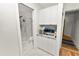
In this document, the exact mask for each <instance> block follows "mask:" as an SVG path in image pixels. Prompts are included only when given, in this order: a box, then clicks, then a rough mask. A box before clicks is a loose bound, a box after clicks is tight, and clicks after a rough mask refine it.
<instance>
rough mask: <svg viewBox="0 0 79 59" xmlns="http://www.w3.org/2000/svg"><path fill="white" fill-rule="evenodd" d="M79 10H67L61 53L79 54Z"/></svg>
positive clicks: (68, 54) (64, 54)
mask: <svg viewBox="0 0 79 59" xmlns="http://www.w3.org/2000/svg"><path fill="white" fill-rule="evenodd" d="M78 50H79V10H75V11H68V12H65V20H64V31H63V39H62V46H61V50H60V55H62V56H79V52H78Z"/></svg>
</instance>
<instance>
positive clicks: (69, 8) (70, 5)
mask: <svg viewBox="0 0 79 59" xmlns="http://www.w3.org/2000/svg"><path fill="white" fill-rule="evenodd" d="M64 10H65V11H74V10H79V3H64Z"/></svg>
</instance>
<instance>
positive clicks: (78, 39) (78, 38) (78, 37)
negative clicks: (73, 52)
mask: <svg viewBox="0 0 79 59" xmlns="http://www.w3.org/2000/svg"><path fill="white" fill-rule="evenodd" d="M74 20H75V22H74V23H75V25H74V27H73V41H74V43H75V45H76V47H77V48H78V49H79V12H77V13H76V14H75V19H74Z"/></svg>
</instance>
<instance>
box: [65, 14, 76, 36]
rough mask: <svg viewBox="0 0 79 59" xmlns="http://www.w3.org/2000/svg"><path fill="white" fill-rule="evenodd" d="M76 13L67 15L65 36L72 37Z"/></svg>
mask: <svg viewBox="0 0 79 59" xmlns="http://www.w3.org/2000/svg"><path fill="white" fill-rule="evenodd" d="M74 21H75V13H66V15H65V25H64V34H65V35H69V36H72V32H73V31H74V30H73V26H74V24H75V22H74Z"/></svg>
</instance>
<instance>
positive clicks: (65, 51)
mask: <svg viewBox="0 0 79 59" xmlns="http://www.w3.org/2000/svg"><path fill="white" fill-rule="evenodd" d="M60 56H79V51H78V49H77V48H76V47H73V46H69V45H66V44H62V47H61V49H60Z"/></svg>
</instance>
